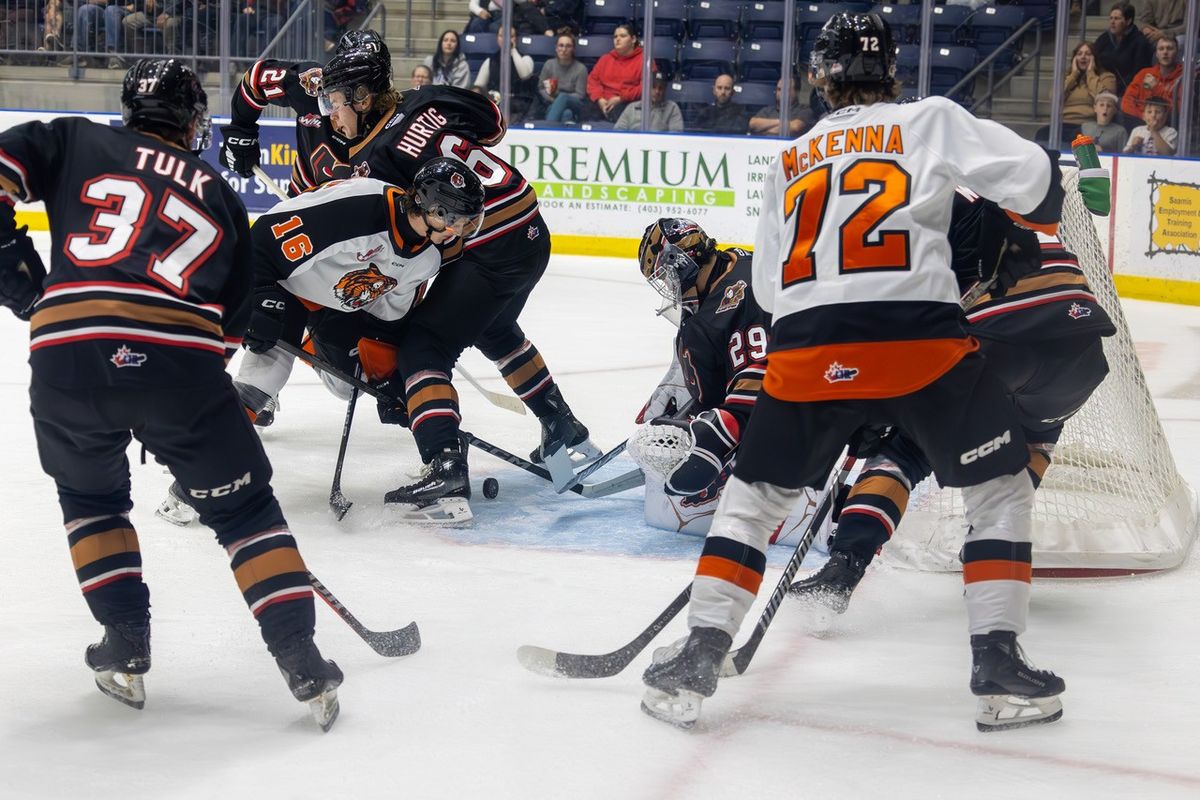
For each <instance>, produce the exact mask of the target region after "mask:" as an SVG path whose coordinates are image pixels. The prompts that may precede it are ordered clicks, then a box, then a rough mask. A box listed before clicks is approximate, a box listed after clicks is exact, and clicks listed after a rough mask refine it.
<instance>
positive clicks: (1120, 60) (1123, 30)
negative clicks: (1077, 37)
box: [1092, 2, 1154, 94]
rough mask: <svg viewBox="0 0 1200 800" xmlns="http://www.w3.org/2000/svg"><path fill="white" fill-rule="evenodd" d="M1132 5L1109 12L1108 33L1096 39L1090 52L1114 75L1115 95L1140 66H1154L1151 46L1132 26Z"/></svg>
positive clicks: (1119, 4) (1115, 8) (1122, 89)
mask: <svg viewBox="0 0 1200 800" xmlns="http://www.w3.org/2000/svg"><path fill="white" fill-rule="evenodd" d="M1133 14H1134V12H1133V6H1132V5H1130V4H1129V3H1125V2H1121V3H1116V4H1115V5H1113V7H1112V9H1111V10H1110V11H1109V12H1108V30H1107V31H1105V32H1104V33H1102V34H1100V35H1099V36H1098V37H1097V38H1096V43H1095V44H1094V45H1093V46H1092V52H1093V53H1094V54H1095V57H1096V60H1097V61H1099V62H1100V64H1101V66H1103V67H1104V68H1105V69H1106V70H1108V71H1109V72H1111V73H1113V74H1115V75H1116V76H1117V94H1120V93H1122V92H1124V91H1125V87H1126V86H1128V85H1129V82H1130V81H1132V80H1133V76H1134V75H1136V74H1137V71H1138V70H1140V69H1141V68H1142V67H1148V66H1150V65H1151V64H1152V63H1154V45H1152V44H1150V42H1149V41H1147V39H1146V37H1145V36H1144V35H1143V34H1142V32H1141V31H1139V30H1138V29H1137V26H1135V25H1134V24H1133Z"/></svg>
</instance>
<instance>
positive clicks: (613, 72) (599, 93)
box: [585, 24, 658, 122]
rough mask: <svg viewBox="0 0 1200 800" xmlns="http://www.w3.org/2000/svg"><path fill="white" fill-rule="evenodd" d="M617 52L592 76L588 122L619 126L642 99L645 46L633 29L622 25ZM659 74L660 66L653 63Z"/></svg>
mask: <svg viewBox="0 0 1200 800" xmlns="http://www.w3.org/2000/svg"><path fill="white" fill-rule="evenodd" d="M612 39H613V49H612V50H610V51H608V52H607V53H605V54H604V55H602V56H600V60H599V61H597V62H596V66H594V67H592V71H591V73H590V74H589V75H588V83H587V93H588V100H590V101H591V102H589V103H588V105H587V108H586V109H585V115H586V116H587V118H588V119H605V120H608V121H609V122H616V121H617V120H618V119H620V118H621V112H622V111H624V110H625V106H626V104H628V103H632V102H633V101H634V100H640V99H641V97H642V46H641V45H640V44H638V39H637V34H635V33H634V32H633V26H632V25H628V24H622V25H618V26H617V27H616V28H615V29H614V30H613V34H612ZM650 69H651V70H653V71H655V72H657V71H658V65H657V64H655V63H653V62H651V64H650Z"/></svg>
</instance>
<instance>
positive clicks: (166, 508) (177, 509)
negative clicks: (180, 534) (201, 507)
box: [154, 497, 197, 528]
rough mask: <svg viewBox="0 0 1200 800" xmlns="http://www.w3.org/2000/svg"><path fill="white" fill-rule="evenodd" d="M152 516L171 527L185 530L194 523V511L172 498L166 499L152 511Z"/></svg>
mask: <svg viewBox="0 0 1200 800" xmlns="http://www.w3.org/2000/svg"><path fill="white" fill-rule="evenodd" d="M154 516H156V517H158V518H159V519H161V520H165V521H167V522H169V523H171V524H172V525H178V526H179V527H180V528H185V527H187V526H188V525H191V524H192V523H193V522H195V521H196V516H197V514H196V510H195V509H194V508H192V507H190V506H188V505H187V504H186V503H181V502H179V501H178V500H176V499H175V498H173V497H168V498H167V499H166V500H163V501H162V502H161V503H159V504H158V508H156V509H154Z"/></svg>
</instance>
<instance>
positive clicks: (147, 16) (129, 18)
mask: <svg viewBox="0 0 1200 800" xmlns="http://www.w3.org/2000/svg"><path fill="white" fill-rule="evenodd" d="M181 2H183V0H146V2H145V4H144V5H143V6H142V8H140V9H138V10H137V11H134V12H133V13H132V14H127V15H126V16H125V19H123V20H121V27H122V28H124V29H125V47H126V49H129V50H134V51H141V50H143V49H149V48H146V47H145V46H144V44H143V45H139V44H138V42H139V37H140V36H144V33H145V30H146V29H147V28H156V29H157V30H158V31H159V32H160V33H161V34H162V45H163V48H162V49H163V51H164V52H166V53H175V52H177V51H178V50H179V24H180V23H181V22H183V15H182V13H181V11H182V9H181V8H180V7H179V6H180V3H181ZM266 3H267V0H259V4H260V5H264V4H266ZM270 5H271V6H273V9H272V10H271V11H270V12H268V13H267V16H268V17H270V16H272V15H273V16H274V21H273V22H272V23H271V25H272V26H273V27H272V28H270V30H272V33H271V35H270V38H268V39H267V41H265V42H263V44H264V45H265V44H267V43H268V42H270V41H271V39H273V38H274V37H275V34H277V33H279V28H280V26H281V25H282V24H283V23H282V20H280V18H279V14H280V7H282V9H283V11H282V13H283V16H284V18H286V17H287V15H288V13H289V12H288V9H287V0H270ZM256 15H257V12H256ZM248 35H249V34H247V36H248ZM247 46H249V45H247ZM260 49H261V48H260ZM258 52H259V50H255V51H254V52H253V53H250V55H254V56H257V55H258Z"/></svg>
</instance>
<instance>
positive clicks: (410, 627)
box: [363, 622, 421, 658]
mask: <svg viewBox="0 0 1200 800" xmlns="http://www.w3.org/2000/svg"><path fill="white" fill-rule="evenodd" d="M363 639H364V640H365V641H366V643H367V644H368V645H370V646H371V649H372V650H374V651H375V652H376V653H379V655H381V656H385V657H387V658H399V657H401V656H410V655H412V654H413V653H415V652H417V651H418V650H420V649H421V631H420V629H419V628H417V623H416V622H410V623H408V624H407V625H405V626H404V627H403V628H399V629H398V630H394V631H367V632H366V633H364V634H363Z"/></svg>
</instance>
